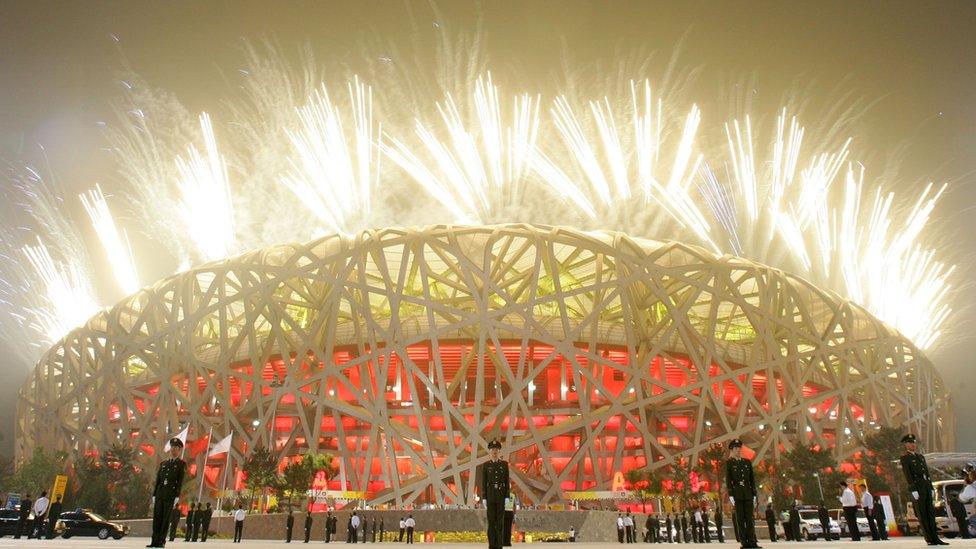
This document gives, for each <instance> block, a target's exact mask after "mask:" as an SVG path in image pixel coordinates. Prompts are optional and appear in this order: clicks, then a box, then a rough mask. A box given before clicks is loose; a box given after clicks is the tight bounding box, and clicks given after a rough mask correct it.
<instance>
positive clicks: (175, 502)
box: [173, 498, 180, 507]
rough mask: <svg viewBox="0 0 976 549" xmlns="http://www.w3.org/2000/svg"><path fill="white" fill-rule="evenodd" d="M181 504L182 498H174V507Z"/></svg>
mask: <svg viewBox="0 0 976 549" xmlns="http://www.w3.org/2000/svg"><path fill="white" fill-rule="evenodd" d="M179 504H180V498H174V499H173V507H176V506H177V505H179Z"/></svg>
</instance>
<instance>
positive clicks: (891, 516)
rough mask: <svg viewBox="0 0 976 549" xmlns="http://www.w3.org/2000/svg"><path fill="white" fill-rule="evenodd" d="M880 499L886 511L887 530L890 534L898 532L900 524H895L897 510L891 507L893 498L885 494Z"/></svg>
mask: <svg viewBox="0 0 976 549" xmlns="http://www.w3.org/2000/svg"><path fill="white" fill-rule="evenodd" d="M878 499H879V500H881V508H882V509H884V514H885V528H886V529H887V530H888V531H889V532H894V531H896V530H898V524H897V523H896V522H895V509H894V508H893V507H892V506H891V496H889V495H888V494H883V495H880V496H878Z"/></svg>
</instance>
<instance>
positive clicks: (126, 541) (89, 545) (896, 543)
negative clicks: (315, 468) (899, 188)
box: [0, 537, 976, 549]
mask: <svg viewBox="0 0 976 549" xmlns="http://www.w3.org/2000/svg"><path fill="white" fill-rule="evenodd" d="M947 541H948V542H949V543H950V545H951V546H953V547H967V548H976V539H967V540H961V539H950V540H947ZM147 543H149V540H148V539H147V538H142V537H126V538H123V539H121V540H112V539H109V540H105V541H100V540H98V539H97V538H71V539H67V540H65V539H55V540H41V541H38V540H27V539H12V538H9V537H5V538H0V549H3V548H8V547H10V548H32V549H40V548H59V549H122V548H126V549H141V548H143V547H145V546H146V544H147ZM760 543H761V544H762V545H763V547H764V549H770V548H775V547H779V548H788V547H794V544H793V543H789V542H778V543H770V542H769V541H768V540H767V541H763V540H760ZM185 545H190V544H188V543H186V542H183V541H174V542H170V543H167V544H166V547H168V548H171V549H173V548H179V547H182V546H185ZM301 545H303V544H302V543H301V541H299V542H297V543H296V542H295V541H292V542H291V543H285V542H284V540H282V541H276V540H248V539H245V540H244V541H243V542H242V543H241V544H234V543H232V542H231V540H229V539H214V538H211V539H210V540H209V541H207V543H206V545H203V544H201V543H199V542H198V543H195V544H193V546H195V547H199V548H200V549H203V548H204V547H205V548H206V549H241V548H243V547H262V548H263V547H278V548H280V549H285V548H287V547H296V546H301ZM323 545H325V543H324V542H322V541H312V542H311V543H309V544H308V546H309V547H311V546H316V547H321V546H323ZM331 545H336V546H338V545H346V544H345V543H339V542H333V543H332V544H331ZM360 545H362V546H368V547H384V548H390V547H403V546H404V545H403V544H401V543H369V544H360ZM417 545H429V546H435V547H438V548H448V547H451V548H453V547H458V548H471V549H476V548H477V549H484V548H485V547H486V545H485V544H483V543H432V544H417ZM520 545H534V546H540V545H542V546H552V545H553V544H541V543H534V544H515V545H514V546H513V547H514V548H515V549H517V548H518V547H519V546H520ZM561 545H562V544H555V546H556V547H559V546H561ZM634 545H635V546H641V547H647V546H648V544H643V543H640V544H634ZM706 545H707V546H708V547H709V548H710V549H717V548H718V547H724V548H728V549H738V544H736V543H734V542H733V543H730V542H728V541H727V542H726V543H724V544H715V543H711V544H684V545H677V544H676V545H673V547H674V548H675V549H677V548H678V547H684V548H688V549H691V548H692V547H696V548H701V547H705V546H706ZM857 546H858V547H864V546H870V547H878V548H884V549H909V548H916V547H925V546H926V545H925V540H923V539H922V538H921V537H908V538H892V539H891V540H889V541H886V542H872V541H870V540H864V541H861V542H859V543H858V544H857ZM573 547H578V548H580V549H584V548H585V549H613V548H616V547H624V545H622V544H619V543H603V542H602V543H585V542H583V543H575V544H573ZM795 547H797V548H798V549H820V548H831V549H843V548H846V547H852V542H850V541H848V540H842V541H811V542H803V543H802V544H799V545H796V546H795Z"/></svg>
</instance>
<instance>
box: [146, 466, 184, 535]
mask: <svg viewBox="0 0 976 549" xmlns="http://www.w3.org/2000/svg"><path fill="white" fill-rule="evenodd" d="M184 476H186V462H184V461H183V460H182V459H180V458H171V459H167V460H166V461H164V462H162V463H160V464H159V471H157V472H156V485H155V487H154V488H153V498H155V500H156V502H155V504H154V506H153V529H152V542H151V543H150V545H151V546H152V547H165V546H166V531H167V529H168V528H169V517H170V513H172V512H173V503H174V502H175V500H176V498H178V497H180V488H182V487H183V477H184ZM187 527H188V528H189V524H187Z"/></svg>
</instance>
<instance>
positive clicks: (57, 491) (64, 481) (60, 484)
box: [51, 475, 68, 501]
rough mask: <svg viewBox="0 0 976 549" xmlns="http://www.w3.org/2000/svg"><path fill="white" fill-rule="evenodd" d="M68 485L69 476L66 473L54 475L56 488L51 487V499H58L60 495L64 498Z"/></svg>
mask: <svg viewBox="0 0 976 549" xmlns="http://www.w3.org/2000/svg"><path fill="white" fill-rule="evenodd" d="M67 487H68V477H67V476H65V475H58V476H56V477H54V488H51V501H58V498H59V497H60V498H61V499H62V500H63V499H64V490H65V488H67Z"/></svg>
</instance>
